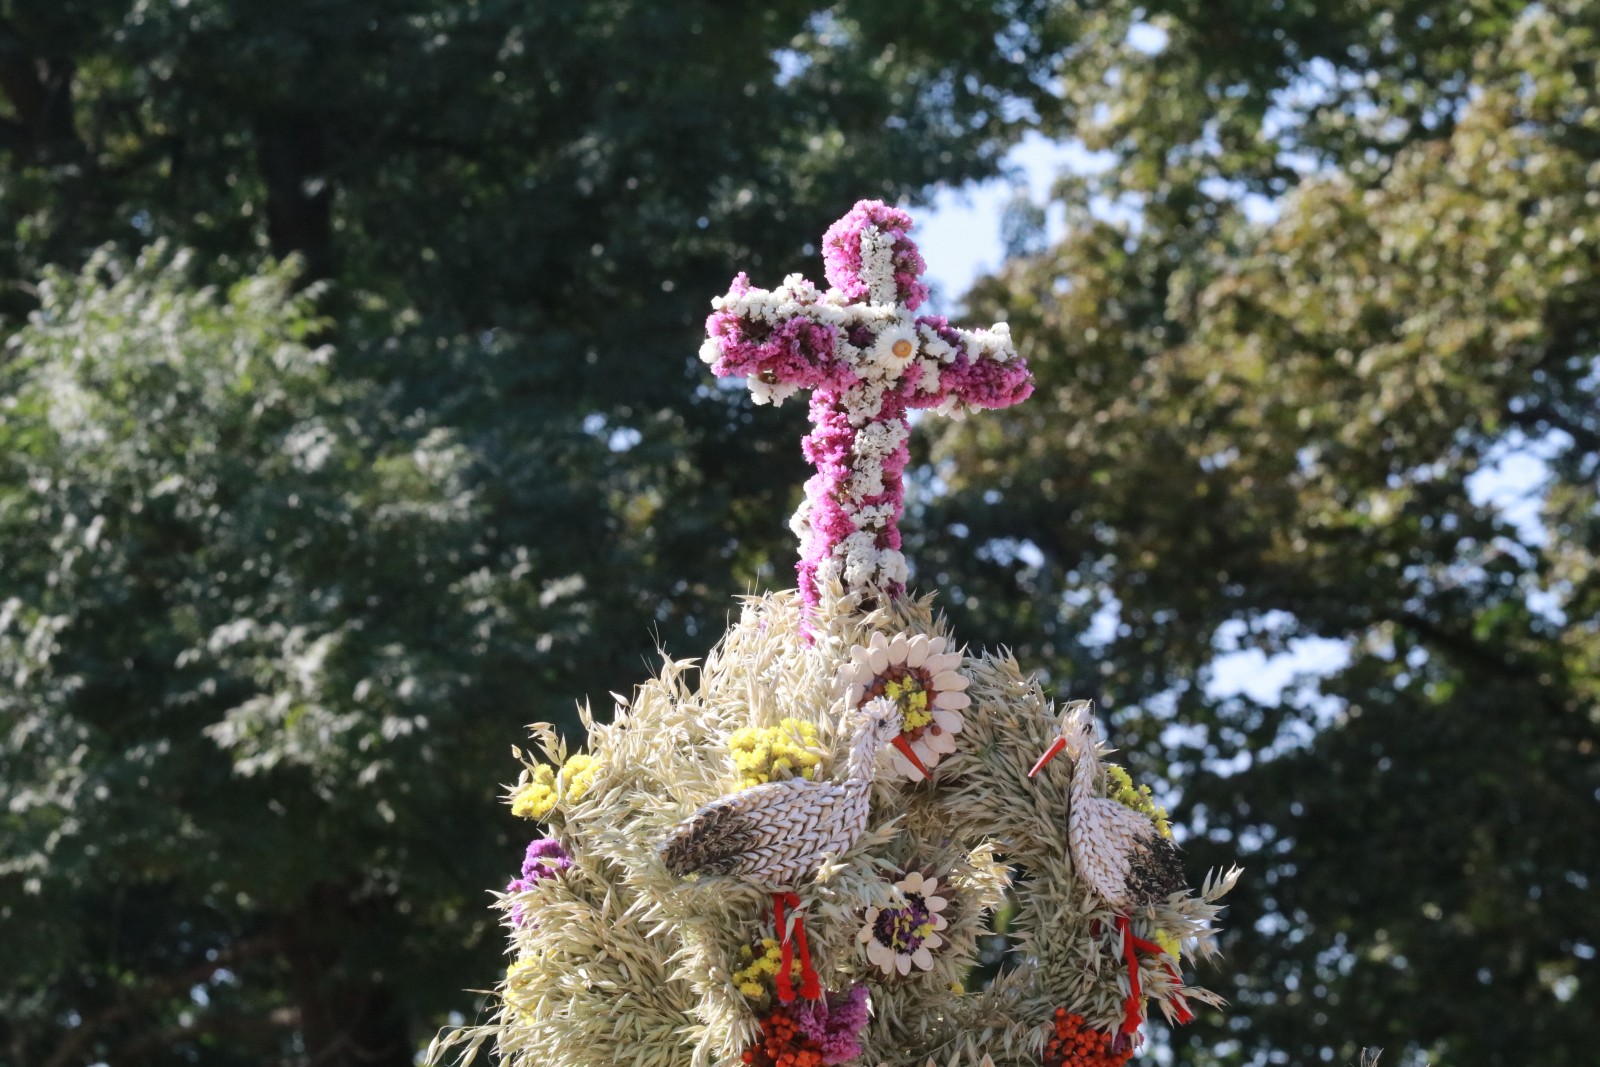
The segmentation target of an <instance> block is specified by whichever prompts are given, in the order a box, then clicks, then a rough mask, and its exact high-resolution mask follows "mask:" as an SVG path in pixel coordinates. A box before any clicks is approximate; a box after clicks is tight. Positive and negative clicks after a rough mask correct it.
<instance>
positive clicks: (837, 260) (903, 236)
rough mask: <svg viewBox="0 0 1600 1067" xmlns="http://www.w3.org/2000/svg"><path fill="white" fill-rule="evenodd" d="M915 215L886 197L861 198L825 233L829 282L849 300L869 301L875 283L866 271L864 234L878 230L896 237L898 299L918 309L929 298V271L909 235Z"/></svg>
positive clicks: (825, 258)
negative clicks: (926, 281)
mask: <svg viewBox="0 0 1600 1067" xmlns="http://www.w3.org/2000/svg"><path fill="white" fill-rule="evenodd" d="M911 226H912V222H911V216H910V215H907V214H906V213H905V212H904V211H901V210H899V209H898V208H892V207H890V206H889V205H888V204H885V203H884V202H883V201H882V200H858V201H857V202H856V206H855V207H853V208H851V209H850V213H849V214H848V215H846V216H845V217H844V218H842V219H840V220H839V221H838V222H835V223H834V224H833V225H832V226H829V227H828V232H827V233H825V234H823V235H822V262H823V264H824V265H825V268H826V269H825V272H824V273H825V274H826V276H827V279H828V284H829V285H831V286H833V287H834V288H835V289H837V290H839V292H840V293H842V294H843V295H844V296H845V297H846V298H847V299H849V300H865V299H867V298H868V297H869V296H870V295H871V292H872V286H871V282H870V280H869V279H868V278H866V277H865V276H864V275H863V274H862V260H863V258H864V257H863V256H862V254H861V235H862V233H863V232H864V231H866V230H869V229H877V230H879V231H881V232H883V233H884V234H885V235H886V236H889V237H892V238H894V255H893V259H892V262H893V263H894V284H895V291H896V295H897V298H898V302H899V303H901V304H904V305H905V306H906V309H907V310H909V311H915V310H917V308H919V307H921V306H922V302H923V301H924V300H926V299H928V287H927V286H926V285H924V284H923V283H922V282H921V280H920V279H919V275H921V274H922V272H923V271H924V270H927V268H928V265H927V263H926V262H924V261H923V258H922V253H921V252H919V251H918V250H917V244H916V242H915V241H913V240H912V239H911V238H910V236H908V235H909V233H910V231H911Z"/></svg>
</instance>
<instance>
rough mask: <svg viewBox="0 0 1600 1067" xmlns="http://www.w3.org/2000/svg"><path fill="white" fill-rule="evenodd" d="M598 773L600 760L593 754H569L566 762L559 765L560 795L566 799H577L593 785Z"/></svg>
mask: <svg viewBox="0 0 1600 1067" xmlns="http://www.w3.org/2000/svg"><path fill="white" fill-rule="evenodd" d="M599 773H600V761H599V760H597V759H595V758H594V757H593V756H590V755H587V754H586V753H583V752H580V753H578V754H577V755H576V756H569V757H568V758H567V762H565V763H563V764H562V765H561V795H562V796H563V797H565V798H566V799H568V800H577V799H578V798H579V797H581V796H583V795H584V794H585V793H587V792H588V791H589V787H590V786H592V785H594V779H595V775H597V774H599Z"/></svg>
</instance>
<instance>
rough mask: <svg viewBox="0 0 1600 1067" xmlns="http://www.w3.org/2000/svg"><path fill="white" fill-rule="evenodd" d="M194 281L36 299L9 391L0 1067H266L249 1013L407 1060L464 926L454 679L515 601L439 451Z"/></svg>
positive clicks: (469, 740) (465, 772)
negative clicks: (410, 1016) (377, 936)
mask: <svg viewBox="0 0 1600 1067" xmlns="http://www.w3.org/2000/svg"><path fill="white" fill-rule="evenodd" d="M191 275H192V272H191V271H190V270H189V269H188V264H187V263H186V262H185V261H184V259H183V258H182V257H179V258H177V259H169V258H168V257H166V256H165V255H164V254H163V252H162V251H161V250H160V249H159V247H158V248H156V249H153V250H152V251H151V252H149V253H147V254H146V255H144V256H142V257H141V259H140V260H139V262H137V263H136V264H132V265H128V264H126V263H124V262H123V261H120V260H118V259H117V258H115V257H112V256H107V255H97V256H95V257H93V258H92V259H91V261H90V263H89V264H88V265H87V267H86V268H85V270H84V271H83V273H82V274H81V275H78V276H74V275H69V274H66V273H63V272H55V271H52V272H49V273H48V274H47V275H46V278H45V280H44V282H43V283H42V284H41V286H40V287H39V291H38V295H39V305H40V306H39V309H38V310H37V311H36V312H35V313H34V314H33V316H32V318H31V321H30V323H29V325H28V326H26V327H25V328H24V329H22V330H21V331H19V332H18V333H17V334H16V335H14V337H13V338H12V342H11V346H10V348H9V351H8V354H7V357H6V362H5V364H4V367H3V369H0V395H3V396H4V397H5V400H4V401H3V407H0V414H3V419H0V486H3V487H4V488H3V490H0V544H3V545H4V546H5V569H6V583H5V592H4V597H3V600H0V670H3V673H4V677H5V679H6V684H5V688H4V689H3V690H0V712H3V714H4V721H5V723H6V727H7V743H6V745H5V747H4V749H3V750H0V761H3V762H0V777H3V780H4V781H5V783H6V788H7V797H8V807H7V813H6V815H5V817H4V818H5V827H6V839H7V843H8V844H7V849H6V856H5V860H4V863H5V867H4V871H5V878H4V881H3V883H0V885H3V890H4V891H3V895H0V908H3V909H4V914H5V918H6V928H7V930H8V936H7V938H6V944H5V948H4V950H3V951H4V958H5V960H6V968H5V969H6V972H7V975H8V977H7V981H6V991H5V993H4V996H3V1002H4V1004H5V1016H6V1021H7V1027H8V1047H7V1048H6V1050H5V1054H6V1056H7V1059H8V1062H13V1063H17V1064H24V1063H26V1064H45V1063H61V1064H72V1063H78V1062H89V1061H92V1060H93V1059H95V1058H100V1057H101V1056H104V1055H117V1053H115V1052H111V1051H109V1050H120V1055H121V1056H126V1057H127V1061H129V1062H140V1061H142V1060H144V1059H155V1058H162V1057H171V1056H172V1055H173V1054H174V1052H180V1053H189V1054H194V1053H196V1052H197V1051H198V1050H200V1049H202V1048H206V1049H207V1050H208V1054H209V1056H210V1057H211V1058H212V1061H213V1062H224V1063H231V1062H239V1063H246V1062H259V1060H258V1059H257V1058H256V1057H257V1055H258V1054H257V1053H256V1052H254V1051H252V1050H254V1049H259V1048H260V1047H262V1032H266V1033H268V1034H270V1033H271V1031H272V1030H273V1029H274V1024H273V1021H272V1019H271V1009H272V1006H273V1005H272V998H271V997H264V996H263V991H262V988H261V987H262V986H263V985H264V984H265V985H268V986H271V985H281V986H283V987H285V988H286V989H287V990H289V991H291V994H292V999H293V1002H294V1003H296V1004H299V1005H302V1006H306V1005H313V1004H319V1003H320V1004H321V1006H322V1008H323V1011H322V1014H321V1016H320V1017H319V1016H317V1015H314V1014H312V1013H310V1012H306V1014H305V1016H304V1017H303V1018H302V1019H301V1020H300V1026H301V1029H302V1031H303V1033H304V1039H305V1041H306V1043H307V1044H308V1045H310V1046H312V1047H316V1046H317V1043H318V1042H328V1041H331V1040H333V1038H334V1035H337V1034H338V1033H340V1032H345V1031H348V1032H349V1033H350V1034H351V1038H350V1040H352V1041H355V1042H359V1043H361V1044H362V1045H363V1047H366V1048H368V1049H369V1050H370V1051H372V1052H373V1053H374V1054H377V1053H384V1052H386V1053H387V1055H388V1056H389V1057H390V1058H391V1059H393V1058H395V1057H396V1056H402V1057H403V1056H408V1055H409V1044H408V1042H407V1036H406V1034H405V1032H404V1030H403V1029H399V1030H396V1029H395V1028H394V1027H393V1025H392V1022H393V1020H392V1019H390V1018H388V1017H387V1016H388V1015H390V1014H392V1013H393V1012H395V1011H397V1010H398V1008H397V1004H396V1003H395V1002H397V1001H399V1000H400V998H401V992H400V991H401V990H405V991H407V993H406V995H414V994H411V993H410V990H411V989H413V988H418V989H422V990H432V989H435V988H436V982H435V978H434V975H435V974H436V972H437V970H438V969H439V968H441V967H443V968H444V969H446V970H448V969H449V968H450V966H451V961H454V960H459V957H460V955H461V952H462V946H463V944H464V943H466V942H468V941H470V939H471V935H472V934H473V933H474V932H475V928H477V927H481V926H482V925H483V924H484V921H483V919H481V918H480V917H479V909H478V907H477V903H478V902H477V896H478V894H477V893H476V892H475V891H474V884H473V883H474V882H475V883H476V884H477V885H482V884H486V880H489V879H493V877H494V875H495V873H496V872H494V871H493V869H492V868H489V867H487V866H486V864H485V863H484V860H485V859H486V856H484V855H483V854H482V853H481V851H466V852H464V853H463V852H462V851H460V850H458V848H457V845H458V838H459V832H460V827H461V826H463V825H470V824H471V822H472V820H474V819H480V820H481V818H482V814H481V811H476V810H474V809H475V808H476V807H477V806H478V805H481V804H487V803H489V802H491V801H492V799H493V791H494V786H493V782H494V779H493V777H487V778H485V777H476V780H474V778H475V776H477V775H483V774H486V773H487V772H488V768H487V767H486V766H485V763H484V760H483V758H482V757H481V755H479V753H481V752H483V751H487V750H488V749H489V748H491V747H492V748H497V749H498V748H502V747H503V738H491V737H487V736H485V734H486V733H487V732H492V730H493V728H494V725H495V723H496V722H497V719H496V717H495V716H493V715H490V714H486V712H487V711H488V710H489V709H486V708H485V707H484V706H483V703H482V701H483V696H482V689H481V686H480V685H479V680H478V677H477V674H478V667H479V665H480V664H481V663H482V662H483V661H485V660H486V659H491V658H494V657H496V656H498V657H500V658H506V657H508V656H509V655H511V654H512V651H513V650H509V649H507V648H505V647H504V646H506V645H507V643H508V642H514V641H515V639H516V636H515V635H511V634H507V633H506V628H505V627H503V626H502V625H501V623H502V618H503V616H504V615H506V614H507V613H508V612H510V611H513V610H516V609H518V608H521V607H525V606H526V605H521V604H518V603H517V596H518V595H519V594H518V592H517V590H516V589H515V588H514V587H513V588H507V587H508V586H512V585H513V583H512V581H511V576H510V575H507V574H504V573H495V572H491V571H490V570H489V569H487V567H486V566H485V562H484V560H483V558H482V557H483V549H482V546H481V545H480V544H479V543H478V538H477V531H478V529H479V527H480V526H481V524H482V523H483V521H484V514H483V507H482V502H481V499H480V498H479V495H478V494H477V493H475V492H474V491H473V490H472V489H471V488H470V487H469V486H468V484H467V474H468V469H467V463H466V455H465V452H464V450H463V449H462V447H461V446H460V444H459V443H458V442H456V441H455V440H454V439H453V438H452V437H451V436H450V435H449V434H448V433H445V432H443V431H440V430H437V429H428V428H427V427H425V426H424V427H418V426H413V425H408V424H406V423H404V422H399V421H396V420H395V419H394V418H393V417H392V416H391V415H390V414H389V413H388V411H387V406H386V404H385V400H386V395H385V394H386V392H387V390H384V389H382V388H378V387H375V386H373V385H371V384H370V383H361V382H357V381H354V380H350V379H346V380H343V381H341V380H339V379H338V378H337V377H336V376H335V375H334V374H333V372H332V369H331V367H330V357H331V353H330V352H329V350H328V349H326V348H322V347H314V346H313V345H311V344H309V343H308V338H309V337H310V336H312V335H314V334H315V333H316V332H317V331H318V330H319V329H320V328H321V324H320V323H319V322H318V321H317V320H316V319H315V318H314V317H312V314H311V299H310V294H307V293H302V294H301V295H299V296H294V295H291V276H292V272H291V271H290V270H287V269H281V268H280V269H274V270H271V271H269V272H267V273H264V274H262V275H259V276H253V277H249V278H246V279H244V280H241V281H240V282H238V283H236V284H235V285H233V286H232V287H231V288H230V290H229V291H228V292H227V293H225V294H222V293H217V292H215V291H212V290H199V291H196V290H194V289H193V288H192V284H191V282H192V278H191ZM519 621H520V622H521V623H522V627H523V630H524V631H525V630H527V629H530V628H532V627H533V626H534V625H536V624H537V623H538V622H539V621H540V620H537V619H534V618H523V619H520V620H519ZM398 828H403V830H401V829H398ZM463 877H465V878H466V879H468V881H467V882H466V883H465V884H463V882H462V879H463ZM402 885H403V886H404V887H405V889H406V892H405V894H404V896H403V897H402V896H401V895H400V894H399V892H398V889H399V887H400V886H402ZM418 911H422V912H425V913H426V914H425V915H423V916H418V915H416V914H415V913H416V912H418ZM408 920H410V921H408ZM424 920H425V921H424ZM450 924H455V925H457V926H458V927H459V929H457V930H456V931H454V932H452V931H450V930H449V929H448V926H449V925H450ZM352 930H355V931H359V932H362V933H361V934H360V936H365V937H372V936H374V935H373V931H374V930H377V931H381V934H382V940H381V941H380V942H379V943H376V944H364V943H362V941H361V940H360V937H359V936H358V937H357V938H356V939H355V941H356V943H355V944H340V943H339V939H340V938H341V937H347V936H349V935H350V933H351V931H352ZM389 939H394V940H396V941H398V942H400V944H398V945H390V944H387V943H384V942H386V941H387V940H389ZM284 965H286V966H287V973H282V974H280V973H277V972H278V970H279V968H280V967H282V966H284ZM218 967H224V968H226V970H227V972H228V973H229V974H230V975H231V976H232V977H231V978H230V977H225V980H217V979H216V976H215V972H216V971H217V968H218ZM342 972H357V973H360V972H371V973H372V974H374V975H376V976H377V980H375V981H371V982H367V983H365V984H364V986H363V988H362V994H363V997H364V999H359V1000H355V999H352V994H351V992H350V989H349V988H348V986H349V983H348V982H344V981H342V980H341V979H342V978H343V977H344V976H343V974H342ZM192 987H198V988H201V989H202V990H205V991H207V992H203V993H202V996H203V997H204V998H206V999H205V1002H204V1003H203V1004H198V1005H197V1004H196V1003H195V1002H194V1000H193V998H192V997H191V988H192ZM424 995H426V994H424ZM383 998H387V1002H386V1001H385V1000H384V999H383ZM202 1008H203V1009H204V1011H203V1014H204V1016H205V1020H204V1024H203V1025H198V1026H197V1025H195V1023H194V1020H195V1016H196V1015H197V1014H199V1013H202ZM302 1010H304V1007H302ZM69 1019H71V1020H72V1021H73V1022H75V1024H76V1025H74V1026H71V1027H67V1026H63V1025H62V1024H63V1023H64V1022H66V1021H67V1020H69ZM397 1040H398V1042H399V1045H398V1048H397V1047H396V1041H397ZM267 1047H272V1043H269V1044H268V1045H267ZM224 1049H227V1050H231V1051H227V1052H224V1051H222V1050H224ZM97 1054H98V1055H97Z"/></svg>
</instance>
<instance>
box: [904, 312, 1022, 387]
mask: <svg viewBox="0 0 1600 1067" xmlns="http://www.w3.org/2000/svg"><path fill="white" fill-rule="evenodd" d="M917 325H918V326H925V327H927V328H928V329H930V330H932V331H933V332H934V333H935V334H937V335H938V337H939V339H940V340H941V341H943V342H944V343H945V344H947V345H949V346H950V347H951V348H953V349H955V350H956V357H955V359H954V360H952V361H951V362H950V363H949V364H948V365H946V366H945V367H944V369H942V370H941V371H940V372H939V388H938V389H937V390H936V391H934V392H932V393H918V394H917V395H916V396H914V397H912V398H911V400H910V406H911V407H914V408H937V407H939V406H940V405H942V404H944V403H945V402H946V401H948V400H949V399H950V398H951V397H955V398H956V399H958V400H959V401H961V403H962V404H964V405H966V406H967V407H969V408H1008V407H1010V406H1011V405H1012V404H1020V403H1022V402H1023V401H1024V400H1026V399H1028V397H1030V396H1032V395H1033V374H1032V373H1031V372H1030V371H1029V370H1028V361H1027V360H1024V359H1012V360H1008V361H1006V362H1004V363H1000V362H998V361H996V360H992V359H977V358H974V356H973V354H972V353H971V352H970V351H968V350H967V346H966V344H965V341H964V339H963V338H962V336H961V331H959V330H957V329H955V328H954V327H952V326H951V325H950V320H948V319H946V318H945V317H944V316H943V315H924V316H922V317H921V318H920V319H918V320H917Z"/></svg>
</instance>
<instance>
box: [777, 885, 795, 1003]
mask: <svg viewBox="0 0 1600 1067" xmlns="http://www.w3.org/2000/svg"><path fill="white" fill-rule="evenodd" d="M791 896H793V894H792V893H774V894H772V918H773V921H774V922H775V923H776V924H777V928H778V944H780V945H782V946H783V951H782V952H781V953H779V956H778V975H777V985H778V1002H779V1003H780V1004H787V1003H789V1002H790V1001H792V1000H794V985H793V983H792V982H791V981H790V979H789V971H790V970H791V969H792V968H793V967H794V942H793V941H792V940H790V938H789V924H788V922H787V921H786V920H785V916H784V905H786V904H788V903H790V900H789V898H790V897H791ZM794 902H795V903H798V902H799V898H798V897H796V898H795V901H794Z"/></svg>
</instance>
